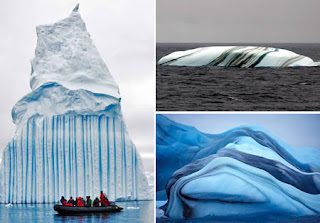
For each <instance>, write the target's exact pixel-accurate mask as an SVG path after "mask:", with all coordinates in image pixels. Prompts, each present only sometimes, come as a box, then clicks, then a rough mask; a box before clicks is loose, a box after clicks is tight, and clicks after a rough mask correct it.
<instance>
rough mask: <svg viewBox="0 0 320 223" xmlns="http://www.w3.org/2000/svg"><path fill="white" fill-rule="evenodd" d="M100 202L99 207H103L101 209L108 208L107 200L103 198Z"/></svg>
mask: <svg viewBox="0 0 320 223" xmlns="http://www.w3.org/2000/svg"><path fill="white" fill-rule="evenodd" d="M100 202H101V206H103V207H106V206H109V200H108V198H107V197H103V198H102V199H101V200H100Z"/></svg>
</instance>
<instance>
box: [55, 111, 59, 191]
mask: <svg viewBox="0 0 320 223" xmlns="http://www.w3.org/2000/svg"><path fill="white" fill-rule="evenodd" d="M56 122H57V124H56V131H55V132H56V134H55V137H56V138H55V140H56V170H57V171H56V180H57V184H58V185H60V183H59V177H60V174H59V141H58V139H59V127H60V126H59V116H57V118H56ZM55 189H56V190H57V195H58V196H59V195H60V187H55Z"/></svg>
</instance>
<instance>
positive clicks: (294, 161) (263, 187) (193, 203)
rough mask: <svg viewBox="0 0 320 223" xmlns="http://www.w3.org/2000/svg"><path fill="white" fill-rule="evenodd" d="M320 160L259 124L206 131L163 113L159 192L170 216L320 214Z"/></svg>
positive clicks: (318, 155) (311, 151)
mask: <svg viewBox="0 0 320 223" xmlns="http://www.w3.org/2000/svg"><path fill="white" fill-rule="evenodd" d="M178 154H179V155H178ZM319 159H320V150H318V149H313V148H303V149H301V148H300V149H297V148H294V147H291V146H289V145H288V144H286V143H284V142H282V141H281V140H280V139H277V138H276V137H274V136H272V135H271V134H270V133H268V132H267V131H266V130H264V129H263V128H260V127H257V126H241V127H238V128H234V129H231V130H229V131H227V132H224V133H221V134H205V133H202V132H200V131H198V130H197V129H195V128H194V127H191V126H186V125H182V124H180V123H176V122H174V121H172V120H170V119H168V118H166V117H165V116H163V115H157V194H158V193H161V192H162V191H163V190H165V192H166V198H163V197H162V198H161V200H167V202H166V203H165V204H164V205H163V206H161V207H160V208H161V209H162V210H163V211H164V215H165V216H167V217H170V218H174V219H188V218H214V217H225V216H229V217H237V216H238V217H240V216H241V217H250V216H251V217H252V216H262V215H272V214H277V215H282V216H304V215H319V214H320V199H319V198H320V164H319V161H318V160H319ZM157 200H158V198H157ZM159 200H160V199H159Z"/></svg>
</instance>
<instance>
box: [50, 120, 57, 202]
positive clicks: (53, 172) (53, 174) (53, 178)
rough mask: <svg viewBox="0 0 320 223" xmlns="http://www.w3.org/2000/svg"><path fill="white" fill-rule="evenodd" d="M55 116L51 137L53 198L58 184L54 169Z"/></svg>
mask: <svg viewBox="0 0 320 223" xmlns="http://www.w3.org/2000/svg"><path fill="white" fill-rule="evenodd" d="M54 130H55V129H54V117H52V125H51V132H52V137H51V159H52V178H51V179H52V184H51V185H52V187H51V188H52V190H51V191H52V192H53V193H52V195H53V198H55V197H56V186H55V182H56V180H55V171H54V159H55V155H54Z"/></svg>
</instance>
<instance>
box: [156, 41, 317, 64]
mask: <svg viewBox="0 0 320 223" xmlns="http://www.w3.org/2000/svg"><path fill="white" fill-rule="evenodd" d="M158 64H160V65H171V66H195V67H197V66H218V67H299V66H319V65H320V62H314V61H313V60H312V59H311V58H309V57H306V56H303V55H299V54H296V53H294V52H291V51H289V50H285V49H279V48H273V47H256V46H212V47H201V48H196V49H190V50H185V51H177V52H173V53H170V54H169V55H167V56H164V57H162V58H161V59H160V60H159V62H158Z"/></svg>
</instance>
